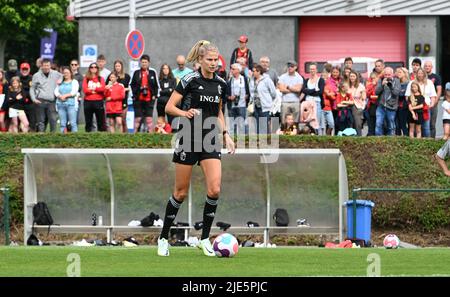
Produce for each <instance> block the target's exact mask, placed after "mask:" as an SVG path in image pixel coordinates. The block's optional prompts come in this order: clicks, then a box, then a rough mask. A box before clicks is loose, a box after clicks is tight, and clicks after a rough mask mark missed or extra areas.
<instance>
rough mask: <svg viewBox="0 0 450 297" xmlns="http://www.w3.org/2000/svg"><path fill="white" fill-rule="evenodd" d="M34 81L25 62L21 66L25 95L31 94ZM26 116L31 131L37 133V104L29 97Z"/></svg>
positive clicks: (21, 78) (21, 80) (26, 99)
mask: <svg viewBox="0 0 450 297" xmlns="http://www.w3.org/2000/svg"><path fill="white" fill-rule="evenodd" d="M32 80H33V76H32V75H31V73H30V64H28V63H26V62H24V63H22V64H20V82H21V83H22V88H23V89H24V91H25V94H30V87H31V81H32ZM25 102H26V103H27V104H26V105H25V114H26V116H27V119H28V122H29V127H30V128H29V131H33V132H34V131H35V129H36V109H35V106H36V105H35V104H33V101H31V98H30V97H29V95H28V98H25Z"/></svg>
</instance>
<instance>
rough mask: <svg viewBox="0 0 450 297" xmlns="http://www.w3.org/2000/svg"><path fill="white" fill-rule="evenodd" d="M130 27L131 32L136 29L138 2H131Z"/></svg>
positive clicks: (131, 0)
mask: <svg viewBox="0 0 450 297" xmlns="http://www.w3.org/2000/svg"><path fill="white" fill-rule="evenodd" d="M129 27H130V28H129V29H130V31H133V30H135V29H136V0H130V16H129Z"/></svg>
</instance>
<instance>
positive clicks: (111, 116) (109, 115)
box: [106, 113, 122, 119]
mask: <svg viewBox="0 0 450 297" xmlns="http://www.w3.org/2000/svg"><path fill="white" fill-rule="evenodd" d="M106 117H107V118H109V119H114V118H120V117H122V114H121V113H107V114H106Z"/></svg>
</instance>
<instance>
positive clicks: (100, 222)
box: [98, 216, 103, 226]
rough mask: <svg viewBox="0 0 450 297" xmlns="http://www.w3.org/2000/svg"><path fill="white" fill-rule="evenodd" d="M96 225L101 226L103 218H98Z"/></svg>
mask: <svg viewBox="0 0 450 297" xmlns="http://www.w3.org/2000/svg"><path fill="white" fill-rule="evenodd" d="M98 225H99V226H103V216H98Z"/></svg>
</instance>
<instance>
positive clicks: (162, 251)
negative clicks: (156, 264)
mask: <svg viewBox="0 0 450 297" xmlns="http://www.w3.org/2000/svg"><path fill="white" fill-rule="evenodd" d="M158 256H162V257H167V256H169V241H168V240H167V239H165V238H158Z"/></svg>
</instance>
